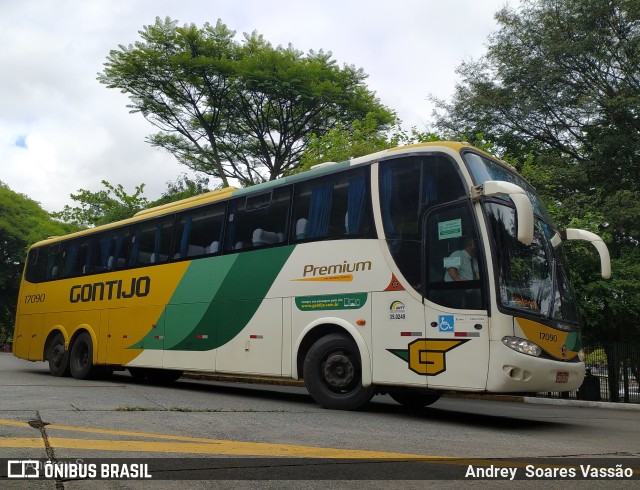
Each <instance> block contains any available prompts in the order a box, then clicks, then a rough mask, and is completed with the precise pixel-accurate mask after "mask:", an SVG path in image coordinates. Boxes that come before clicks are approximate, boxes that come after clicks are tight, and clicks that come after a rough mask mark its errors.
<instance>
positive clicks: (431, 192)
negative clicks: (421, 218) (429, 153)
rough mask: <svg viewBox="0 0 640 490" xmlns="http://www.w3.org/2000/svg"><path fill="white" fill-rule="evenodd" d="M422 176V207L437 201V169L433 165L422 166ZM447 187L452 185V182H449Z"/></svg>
mask: <svg viewBox="0 0 640 490" xmlns="http://www.w3.org/2000/svg"><path fill="white" fill-rule="evenodd" d="M423 167H424V176H423V178H422V179H423V180H422V195H423V196H424V197H423V201H424V202H423V203H422V204H423V205H427V204H429V203H432V202H434V201H437V200H438V181H437V167H436V166H434V165H423ZM448 184H449V185H453V182H449V183H448Z"/></svg>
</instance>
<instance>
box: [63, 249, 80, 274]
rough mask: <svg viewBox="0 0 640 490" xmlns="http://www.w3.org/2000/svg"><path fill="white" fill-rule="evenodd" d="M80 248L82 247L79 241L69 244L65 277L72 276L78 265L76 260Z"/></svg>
mask: <svg viewBox="0 0 640 490" xmlns="http://www.w3.org/2000/svg"><path fill="white" fill-rule="evenodd" d="M79 249H80V244H79V243H78V242H75V243H72V244H71V245H69V248H68V250H67V257H66V260H65V262H64V271H63V272H62V274H63V276H64V277H67V276H70V275H71V274H72V273H73V270H74V268H75V265H76V260H77V258H78V250H79Z"/></svg>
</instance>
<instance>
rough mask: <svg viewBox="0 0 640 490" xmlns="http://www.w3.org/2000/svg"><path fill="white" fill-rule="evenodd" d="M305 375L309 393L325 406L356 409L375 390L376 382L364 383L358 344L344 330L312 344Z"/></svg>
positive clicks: (305, 364)
mask: <svg viewBox="0 0 640 490" xmlns="http://www.w3.org/2000/svg"><path fill="white" fill-rule="evenodd" d="M303 376H304V382H305V385H306V386H307V390H308V391H309V394H310V395H311V396H312V397H313V399H314V400H315V401H317V402H318V403H319V404H320V405H322V406H323V407H324V408H331V409H337V410H356V409H358V408H360V407H362V406H363V405H364V404H365V403H367V402H368V401H369V400H371V398H372V397H373V395H374V394H375V387H374V386H369V387H367V388H365V387H364V386H362V369H361V366H360V352H359V350H358V346H357V345H356V343H355V342H354V341H353V340H352V339H351V338H349V337H346V336H345V335H342V334H331V335H327V336H325V337H322V338H320V339H318V340H317V341H316V343H315V344H313V345H312V346H311V348H310V349H309V352H308V353H307V357H306V358H305V360H304V367H303Z"/></svg>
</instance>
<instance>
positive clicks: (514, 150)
mask: <svg viewBox="0 0 640 490" xmlns="http://www.w3.org/2000/svg"><path fill="white" fill-rule="evenodd" d="M496 19H497V21H498V23H499V25H500V29H499V30H498V32H497V33H495V34H494V35H492V36H491V37H490V39H489V44H488V48H487V54H486V55H485V56H484V57H482V58H481V59H479V60H477V61H470V62H466V63H463V64H462V66H461V67H460V68H459V74H460V76H461V79H462V80H461V82H460V83H459V84H458V85H457V86H456V90H455V93H454V95H453V97H452V99H451V101H448V102H447V101H442V100H436V104H437V108H438V109H437V111H436V127H437V128H438V129H439V130H440V131H444V132H447V133H449V134H450V135H454V137H460V138H465V139H468V138H469V135H471V138H470V139H471V140H473V139H474V138H477V137H478V135H479V137H481V138H484V139H487V140H489V141H493V142H495V144H496V146H497V147H498V148H499V150H500V152H501V153H502V154H503V155H508V156H509V160H510V161H511V162H512V163H514V164H515V165H516V166H517V167H518V168H519V170H520V171H521V172H522V173H523V174H524V175H525V177H527V178H528V179H529V180H530V181H532V183H533V184H534V185H535V186H536V187H537V188H538V189H539V190H540V191H541V194H542V197H543V198H544V200H545V201H546V202H547V204H548V205H549V207H550V210H551V214H552V215H553V217H554V218H555V219H556V221H557V222H558V223H562V224H565V225H568V226H573V227H580V228H586V229H589V230H591V231H594V232H597V233H599V234H601V235H603V236H604V237H605V240H606V241H607V242H608V246H609V250H610V252H611V256H612V269H613V279H612V280H611V281H602V280H597V277H596V275H597V274H596V270H597V267H598V265H597V257H595V254H594V253H593V250H592V249H590V247H585V246H584V245H582V244H578V243H575V244H568V246H567V247H566V248H567V252H568V253H567V255H568V258H569V264H570V267H571V273H572V274H571V275H572V279H573V283H574V285H575V287H576V291H577V295H578V298H579V301H580V304H581V308H582V311H583V317H584V320H585V324H586V329H585V333H586V336H587V337H589V338H592V339H597V340H600V341H602V342H607V341H616V342H638V341H639V340H640V266H639V264H640V260H639V259H640V249H639V240H640V219H639V217H640V204H639V203H640V178H638V177H639V176H640V3H638V2H637V0H567V1H557V0H523V2H522V3H521V7H520V9H519V10H513V9H510V8H504V9H503V10H501V11H500V12H498V14H497V15H496ZM608 354H611V356H610V357H615V355H613V354H614V353H613V352H608ZM613 367H614V366H612V368H613ZM616 382H617V380H615V379H612V383H613V385H612V388H613V387H614V385H615V383H616ZM617 391H618V390H617V386H615V393H617ZM612 393H613V392H612Z"/></svg>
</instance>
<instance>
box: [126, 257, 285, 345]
mask: <svg viewBox="0 0 640 490" xmlns="http://www.w3.org/2000/svg"><path fill="white" fill-rule="evenodd" d="M294 248H295V246H293V245H292V246H286V247H277V248H270V249H265V250H260V251H254V252H243V253H240V254H235V255H229V256H223V257H217V258H212V259H208V260H194V261H193V262H192V263H191V264H190V265H189V268H188V269H187V271H186V273H185V275H184V276H183V278H182V281H180V284H179V285H178V287H177V288H176V291H175V292H174V294H173V296H172V298H171V300H170V302H169V304H168V305H167V308H166V309H165V312H164V313H163V314H162V315H161V317H160V319H159V320H158V325H163V326H164V332H165V333H164V337H165V342H164V349H165V350H192V351H205V350H211V349H216V348H218V347H220V346H222V345H224V344H226V343H227V342H229V341H230V340H231V339H233V338H234V337H235V336H236V335H238V334H239V333H240V331H242V329H243V328H244V327H245V326H246V325H247V324H248V323H249V321H250V320H251V318H253V315H255V313H256V311H257V310H258V308H259V307H260V305H261V304H262V301H263V300H264V298H265V296H266V295H267V293H268V292H269V289H270V288H271V286H272V285H273V283H274V281H275V279H276V277H277V276H278V274H279V273H280V271H281V270H282V267H283V266H284V264H285V263H286V261H287V260H288V258H289V256H290V255H291V253H292V252H293V249H294ZM155 333H156V332H149V333H148V334H147V335H146V336H145V338H143V339H142V340H141V341H140V342H137V343H136V344H134V345H132V346H131V347H130V348H131V349H141V348H145V347H144V346H145V344H147V343H148V341H149V340H150V339H151V338H153V336H154V334H155ZM147 348H148V347H147Z"/></svg>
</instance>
